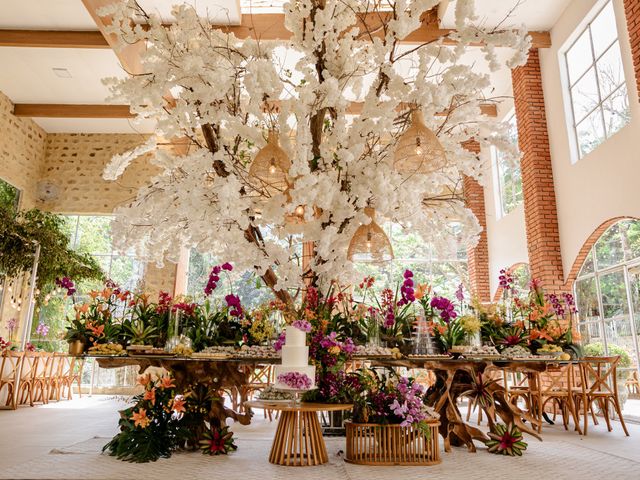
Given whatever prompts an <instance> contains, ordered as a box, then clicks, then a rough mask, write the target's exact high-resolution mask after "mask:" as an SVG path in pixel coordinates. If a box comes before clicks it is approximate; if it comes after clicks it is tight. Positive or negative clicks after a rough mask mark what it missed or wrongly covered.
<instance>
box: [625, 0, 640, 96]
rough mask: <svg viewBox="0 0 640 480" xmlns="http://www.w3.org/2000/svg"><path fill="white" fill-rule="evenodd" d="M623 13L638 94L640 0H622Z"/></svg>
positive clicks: (639, 88) (639, 84) (639, 72)
mask: <svg viewBox="0 0 640 480" xmlns="http://www.w3.org/2000/svg"><path fill="white" fill-rule="evenodd" d="M624 14H625V17H626V19H627V29H628V30H629V42H630V43H631V56H632V57H633V70H634V72H635V74H636V88H637V89H638V93H639V94H640V0H624Z"/></svg>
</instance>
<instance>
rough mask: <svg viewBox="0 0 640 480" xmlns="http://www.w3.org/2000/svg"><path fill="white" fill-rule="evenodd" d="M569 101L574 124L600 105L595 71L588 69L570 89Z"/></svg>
mask: <svg viewBox="0 0 640 480" xmlns="http://www.w3.org/2000/svg"><path fill="white" fill-rule="evenodd" d="M571 100H572V102H573V115H574V117H575V121H576V123H579V122H580V120H582V119H583V118H584V117H585V116H587V115H588V114H589V113H590V112H591V111H592V110H593V109H594V108H596V106H597V105H598V104H599V103H600V97H599V95H598V82H597V80H596V72H595V69H593V68H590V69H589V71H587V73H585V74H584V77H582V78H581V79H580V81H578V83H576V84H575V85H574V86H573V87H571Z"/></svg>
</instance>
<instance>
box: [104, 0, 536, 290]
mask: <svg viewBox="0 0 640 480" xmlns="http://www.w3.org/2000/svg"><path fill="white" fill-rule="evenodd" d="M438 3H439V0H414V1H407V0H396V1H388V2H381V1H375V2H374V1H362V0H297V1H292V2H290V3H287V4H285V6H284V10H285V26H286V28H287V29H288V30H290V32H291V38H290V39H289V40H286V41H261V40H260V39H258V38H254V39H242V40H241V39H238V38H236V37H235V36H234V35H233V34H232V33H225V32H224V31H223V30H221V29H220V28H217V27H214V26H212V25H210V24H209V23H208V21H207V20H206V19H203V18H199V17H198V15H197V14H196V12H195V10H194V9H193V8H192V7H191V6H188V5H177V6H175V7H174V8H173V10H172V15H173V18H172V19H171V20H172V22H171V23H170V24H169V25H167V24H164V22H163V19H162V18H160V17H159V16H157V15H153V14H150V13H147V12H145V11H143V10H142V9H141V8H140V7H139V6H138V5H137V4H136V3H135V2H134V1H131V0H127V1H124V2H121V3H117V4H114V5H113V6H110V7H106V8H105V9H103V11H102V12H101V14H104V15H107V14H108V15H111V16H112V18H113V20H114V21H113V23H112V26H111V31H112V32H114V33H116V34H117V35H118V36H119V38H120V40H121V43H122V44H123V45H128V44H132V43H135V42H145V43H146V45H147V48H146V50H145V51H144V53H143V54H142V57H141V64H142V68H143V71H144V73H142V74H137V75H130V76H128V77H127V78H125V79H111V80H108V82H109V83H110V86H111V89H112V92H113V99H114V100H117V101H125V102H126V103H128V104H130V105H131V110H132V111H133V112H134V113H136V114H137V115H138V117H139V118H144V119H153V120H155V121H156V124H157V126H156V129H157V133H158V135H159V136H160V135H161V136H162V137H165V138H175V137H186V138H187V139H188V141H189V142H190V143H191V147H190V149H189V151H188V153H187V154H184V155H175V154H172V153H171V152H169V151H167V149H164V148H161V146H160V145H159V144H158V141H157V140H156V138H155V137H153V138H151V139H150V140H149V141H148V142H147V143H146V144H144V145H142V146H141V147H138V148H137V149H135V150H134V151H132V152H129V153H127V154H124V155H119V156H117V157H115V158H114V159H113V160H112V162H111V163H110V164H109V165H108V167H107V168H106V169H105V172H104V178H105V179H111V180H113V179H116V178H117V177H118V176H119V175H120V174H121V173H122V172H123V171H124V170H125V169H126V168H127V166H128V165H129V164H130V163H131V161H133V160H134V159H135V157H137V156H140V155H142V154H149V153H150V154H151V155H152V156H153V159H152V162H153V163H154V164H155V165H157V166H159V167H160V168H161V173H160V174H159V175H157V176H156V177H155V178H153V180H152V182H151V183H150V184H149V185H148V186H145V187H143V188H142V189H140V191H139V192H138V194H137V197H136V198H135V200H134V201H132V203H131V204H130V205H127V206H124V207H120V208H118V209H117V211H116V220H115V222H114V235H115V237H116V240H117V242H118V243H119V245H120V246H121V247H124V248H131V247H134V248H135V249H137V250H138V252H139V253H142V252H143V253H144V254H145V255H147V256H149V257H150V258H151V259H153V260H155V261H157V262H159V263H161V262H162V261H163V259H165V258H169V259H170V260H176V259H177V256H178V254H179V252H180V249H181V248H184V247H187V248H196V249H198V250H200V251H203V252H212V253H214V254H215V255H216V256H218V257H219V258H224V259H229V260H233V261H234V262H235V263H236V264H237V266H238V267H239V268H247V269H253V270H255V271H256V273H257V274H258V275H260V276H262V278H264V280H265V282H266V283H267V285H269V286H270V287H271V288H272V289H273V290H274V292H276V294H277V295H278V297H279V298H281V299H282V300H284V301H290V296H289V294H288V292H287V290H288V289H290V288H295V287H299V286H301V285H302V283H303V278H304V277H305V276H307V277H308V276H309V274H310V272H313V275H312V281H313V282H316V283H318V282H319V283H323V282H327V281H329V280H332V279H337V280H340V281H344V282H348V281H350V280H351V279H352V278H351V275H352V272H353V268H352V262H351V261H350V260H349V259H348V258H347V250H348V246H349V243H350V241H351V239H352V237H353V235H354V233H355V232H356V230H357V229H358V227H360V226H361V225H362V224H368V222H370V221H371V218H372V216H371V215H368V214H365V209H367V212H369V213H370V212H372V211H375V214H376V217H377V218H378V219H379V220H378V221H380V219H386V220H389V221H393V222H397V223H400V224H402V225H403V226H404V227H405V228H411V229H414V230H415V231H417V232H419V233H420V234H421V235H422V237H423V238H424V239H425V241H432V242H437V244H438V245H444V244H446V243H448V240H447V239H448V238H449V230H450V227H449V225H450V223H451V222H452V221H453V220H455V221H458V222H461V223H462V224H463V228H462V233H463V237H464V241H466V242H468V243H471V244H473V243H474V242H475V241H476V238H477V235H478V233H479V223H478V222H477V220H476V219H475V217H474V216H473V214H472V213H471V212H470V211H469V210H467V209H466V208H465V207H464V205H463V202H462V201H461V198H460V195H459V190H458V187H457V185H458V184H459V179H460V177H461V175H462V174H464V175H469V176H472V177H474V178H476V179H478V180H479V181H482V180H483V178H482V170H483V168H482V165H481V162H480V160H479V159H478V158H477V156H476V155H475V154H473V153H471V152H469V151H467V150H465V149H464V148H463V146H462V143H463V142H465V141H467V140H469V139H475V140H476V141H479V142H480V143H481V145H485V146H486V145H489V144H494V145H497V146H499V148H501V149H503V150H505V151H507V152H509V153H510V154H512V155H516V152H514V151H513V147H511V144H510V143H509V142H508V140H507V137H506V128H505V127H504V125H502V124H500V123H498V122H495V121H494V120H493V119H489V118H488V117H486V116H484V115H483V114H482V111H481V104H483V103H486V102H487V101H491V99H488V98H486V97H485V96H484V95H483V91H484V90H485V89H486V88H487V87H488V86H489V78H488V75H487V74H482V73H479V72H477V71H475V69H474V65H473V64H466V63H465V62H464V57H465V53H467V51H468V50H469V48H480V49H482V52H483V53H484V55H485V58H486V60H487V61H488V63H489V66H490V68H491V69H492V70H495V69H498V68H500V67H501V66H502V64H501V62H500V61H499V60H498V56H497V55H496V52H495V48H496V47H498V46H500V47H508V48H510V49H512V54H511V55H510V58H509V60H508V61H507V62H506V64H507V66H508V67H514V66H517V65H520V64H522V63H523V62H524V61H525V59H526V54H527V52H528V49H529V46H530V39H529V37H528V36H527V35H526V33H525V32H524V29H523V28H520V29H519V30H513V29H508V28H505V29H501V30H496V29H494V30H487V29H484V28H481V27H479V26H477V25H475V24H474V21H475V20H476V17H475V15H474V8H473V7H474V5H473V1H472V0H458V1H457V3H456V12H455V14H456V30H455V31H454V32H453V33H450V34H449V35H448V36H446V37H445V36H443V37H440V38H436V39H434V40H433V41H430V42H426V43H422V44H418V45H406V44H403V43H402V42H401V41H402V39H404V38H405V37H406V36H407V35H408V34H409V33H410V32H412V31H414V30H416V29H418V28H422V27H421V26H422V22H423V19H424V18H425V16H426V15H429V14H432V13H433V12H434V8H437V6H438ZM132 20H133V21H132ZM454 42H455V44H454V45H453V46H451V44H452V43H454ZM479 43H480V44H482V46H477V45H478V44H479ZM471 44H473V45H474V46H473V47H471ZM285 57H286V58H285ZM292 57H293V58H294V59H295V61H294V62H291V61H290V58H292ZM354 102H358V103H357V106H358V110H359V112H358V113H359V114H357V115H354V114H353V110H354V107H353V105H354ZM423 122H424V123H423ZM409 129H413V130H410V131H409V133H408V130H409ZM425 129H426V130H427V132H428V133H424V130H425ZM412 132H413V133H412ZM415 132H423V133H424V135H422V133H420V134H416V133H415ZM413 135H416V140H415V145H413V144H412V142H413V140H412V138H413V137H412V136H413ZM407 139H408V140H407ZM421 139H426V140H421ZM434 139H435V140H434ZM267 140H268V142H267ZM424 141H426V142H427V144H426V145H425V144H424V143H422V142H424ZM407 142H409V143H408V144H407ZM407 145H408V147H407ZM407 148H409V151H407ZM261 149H266V150H263V151H262V153H260V150H261ZM403 149H404V150H403ZM412 149H413V150H414V151H413V152H411V151H410V150H412ZM265 152H267V153H265ZM274 152H276V153H274ZM407 152H408V153H407ZM256 156H258V157H259V158H261V159H262V160H260V162H263V163H261V164H260V165H253V166H252V163H253V162H254V161H257V160H254V159H255V158H256ZM399 157H401V158H399ZM409 157H412V158H409ZM421 158H422V160H420V159H421ZM416 159H417V161H416ZM404 160H411V161H404ZM264 162H266V163H264ZM294 234H296V235H301V237H292V235H294ZM291 238H302V239H304V241H305V242H313V257H312V258H311V259H310V261H309V262H308V265H307V271H305V272H303V271H302V269H301V268H300V266H299V261H298V260H299V256H300V252H299V245H298V246H297V248H296V245H293V244H292V242H291ZM294 243H295V242H294ZM276 273H277V274H276Z"/></svg>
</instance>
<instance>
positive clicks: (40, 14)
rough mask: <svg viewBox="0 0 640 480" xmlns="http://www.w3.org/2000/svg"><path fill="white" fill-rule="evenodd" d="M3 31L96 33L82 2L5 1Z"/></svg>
mask: <svg viewBox="0 0 640 480" xmlns="http://www.w3.org/2000/svg"><path fill="white" fill-rule="evenodd" d="M0 4H2V13H0V28H17V29H38V28H41V29H47V30H95V29H96V24H95V22H94V21H93V19H92V18H91V15H89V13H88V12H87V10H86V9H85V8H84V5H82V2H81V1H80V0H2V1H1V2H0Z"/></svg>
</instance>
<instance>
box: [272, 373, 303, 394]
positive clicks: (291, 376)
mask: <svg viewBox="0 0 640 480" xmlns="http://www.w3.org/2000/svg"><path fill="white" fill-rule="evenodd" d="M277 380H278V382H280V383H282V384H283V385H286V386H287V387H289V388H291V389H293V390H309V389H310V388H311V379H310V378H309V377H308V376H307V375H306V374H305V373H300V372H287V373H282V374H280V375H278V379H277Z"/></svg>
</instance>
